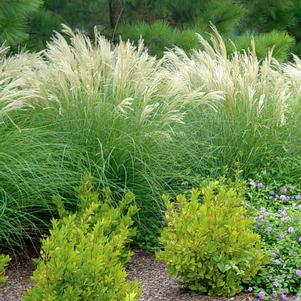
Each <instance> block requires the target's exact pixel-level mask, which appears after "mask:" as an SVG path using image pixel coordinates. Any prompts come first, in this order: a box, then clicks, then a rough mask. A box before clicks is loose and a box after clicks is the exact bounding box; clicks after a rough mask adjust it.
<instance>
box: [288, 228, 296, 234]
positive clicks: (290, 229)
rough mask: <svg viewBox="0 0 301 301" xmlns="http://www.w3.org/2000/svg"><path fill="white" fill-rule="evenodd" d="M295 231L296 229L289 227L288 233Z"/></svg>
mask: <svg viewBox="0 0 301 301" xmlns="http://www.w3.org/2000/svg"><path fill="white" fill-rule="evenodd" d="M294 231H295V229H294V228H293V227H289V228H288V229H287V232H288V233H293V232H294Z"/></svg>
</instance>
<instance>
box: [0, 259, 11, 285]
mask: <svg viewBox="0 0 301 301" xmlns="http://www.w3.org/2000/svg"><path fill="white" fill-rule="evenodd" d="M9 261H10V257H9V256H8V255H0V284H2V283H5V282H6V280H7V276H6V275H5V267H6V266H7V264H8V262H9Z"/></svg>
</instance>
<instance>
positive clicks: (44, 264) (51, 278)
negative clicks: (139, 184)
mask: <svg viewBox="0 0 301 301" xmlns="http://www.w3.org/2000/svg"><path fill="white" fill-rule="evenodd" d="M90 188H91V186H90V184H89V181H88V182H86V183H85V184H84V185H82V186H81V187H80V188H79V189H78V190H77V191H78V193H79V203H78V208H79V211H78V213H74V214H72V213H68V212H67V211H66V210H65V208H64V206H63V205H62V202H61V200H60V199H59V198H55V203H56V204H57V205H58V209H59V212H60V214H61V216H62V217H61V219H59V220H57V219H54V220H53V221H52V229H51V230H50V236H49V237H48V238H45V239H43V240H42V248H41V257H40V259H38V261H37V269H36V271H34V273H33V276H32V279H33V280H34V282H35V285H34V287H33V288H32V289H30V290H28V291H27V292H26V293H25V296H24V301H29V300H30V301H34V300H36V301H40V300H49V301H50V300H66V301H67V300H68V301H69V300H74V301H76V300H81V301H83V300H86V301H88V300H103V301H105V300H108V301H109V300H131V301H132V300H137V299H138V298H139V296H140V289H139V286H138V283H137V282H135V281H133V282H127V281H126V272H125V269H124V263H125V262H126V261H127V260H128V259H129V258H130V252H129V251H128V250H126V249H125V247H126V244H127V243H128V242H129V239H130V237H131V235H133V233H134V231H133V229H131V228H130V227H131V225H132V223H133V222H132V216H133V215H134V214H135V213H136V212H137V208H136V207H135V206H128V205H129V202H130V201H131V200H132V195H130V194H127V195H126V196H125V197H124V198H123V199H122V200H121V201H120V203H119V206H118V207H113V206H112V205H111V202H110V201H109V199H108V198H107V197H106V198H105V200H102V201H101V204H100V200H99V197H98V194H97V193H95V192H92V191H91V190H89V189H90Z"/></svg>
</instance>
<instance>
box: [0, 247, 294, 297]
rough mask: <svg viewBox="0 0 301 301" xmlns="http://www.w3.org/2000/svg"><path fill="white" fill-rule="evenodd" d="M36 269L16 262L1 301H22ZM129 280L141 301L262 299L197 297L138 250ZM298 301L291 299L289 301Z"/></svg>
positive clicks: (2, 292) (12, 265)
mask: <svg viewBox="0 0 301 301" xmlns="http://www.w3.org/2000/svg"><path fill="white" fill-rule="evenodd" d="M33 269H34V266H33V264H32V263H31V260H30V259H21V260H19V262H18V264H17V263H16V262H13V263H12V264H11V265H10V267H9V269H8V270H7V274H8V276H9V280H8V282H7V285H6V286H5V287H4V288H2V289H0V301H21V300H22V292H23V291H24V289H26V288H28V287H30V286H31V285H32V282H31V281H30V275H31V273H32V271H33ZM127 270H128V275H129V279H131V280H133V279H138V280H139V281H140V283H141V286H142V290H143V296H142V298H141V299H140V300H141V301H152V300H153V301H169V300H170V301H171V300H172V301H184V300H185V301H197V300H198V301H215V300H218V301H226V300H231V301H252V300H258V299H256V298H254V297H252V296H251V295H250V294H241V295H239V296H236V297H234V298H222V297H207V296H200V295H198V294H193V293H190V292H188V291H187V290H185V288H184V287H182V286H181V285H179V284H177V283H176V282H175V281H171V280H169V279H168V277H167V274H166V270H165V267H164V265H163V264H162V263H160V262H158V261H156V260H155V258H154V256H153V255H152V254H147V253H144V252H142V251H140V250H135V252H134V256H133V260H132V262H131V263H130V264H129V266H128V269H127ZM293 300H296V297H295V296H290V297H289V301H293Z"/></svg>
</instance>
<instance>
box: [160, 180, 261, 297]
mask: <svg viewBox="0 0 301 301" xmlns="http://www.w3.org/2000/svg"><path fill="white" fill-rule="evenodd" d="M164 200H165V204H166V209H167V211H166V214H165V219H166V223H167V225H166V228H164V230H163V231H162V234H161V237H160V242H161V243H162V246H163V250H162V251H160V252H158V253H157V257H158V258H159V259H160V260H162V261H164V262H165V264H166V266H167V269H168V272H169V275H170V276H171V277H177V278H178V279H179V281H180V282H181V283H183V284H186V285H187V286H188V287H189V288H190V289H192V290H195V291H198V292H202V293H208V294H209V295H225V296H233V295H235V294H237V293H239V292H240V291H241V290H242V288H243V286H242V284H243V282H245V281H249V280H251V279H252V278H253V277H254V276H255V275H256V273H257V272H258V271H259V270H260V268H261V267H262V266H263V264H264V262H265V253H264V252H263V251H262V249H261V244H260V237H259V235H258V234H255V233H254V232H253V231H252V219H251V218H249V217H247V215H246V210H245V209H244V208H243V207H242V206H241V195H240V193H238V192H237V191H236V190H235V188H231V187H227V185H225V184H222V183H219V182H210V183H209V184H208V185H207V186H205V187H204V188H202V189H193V190H192V192H191V198H190V199H188V198H187V197H186V196H185V195H178V196H177V200H176V202H171V201H170V200H169V199H168V198H167V197H166V196H164Z"/></svg>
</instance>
